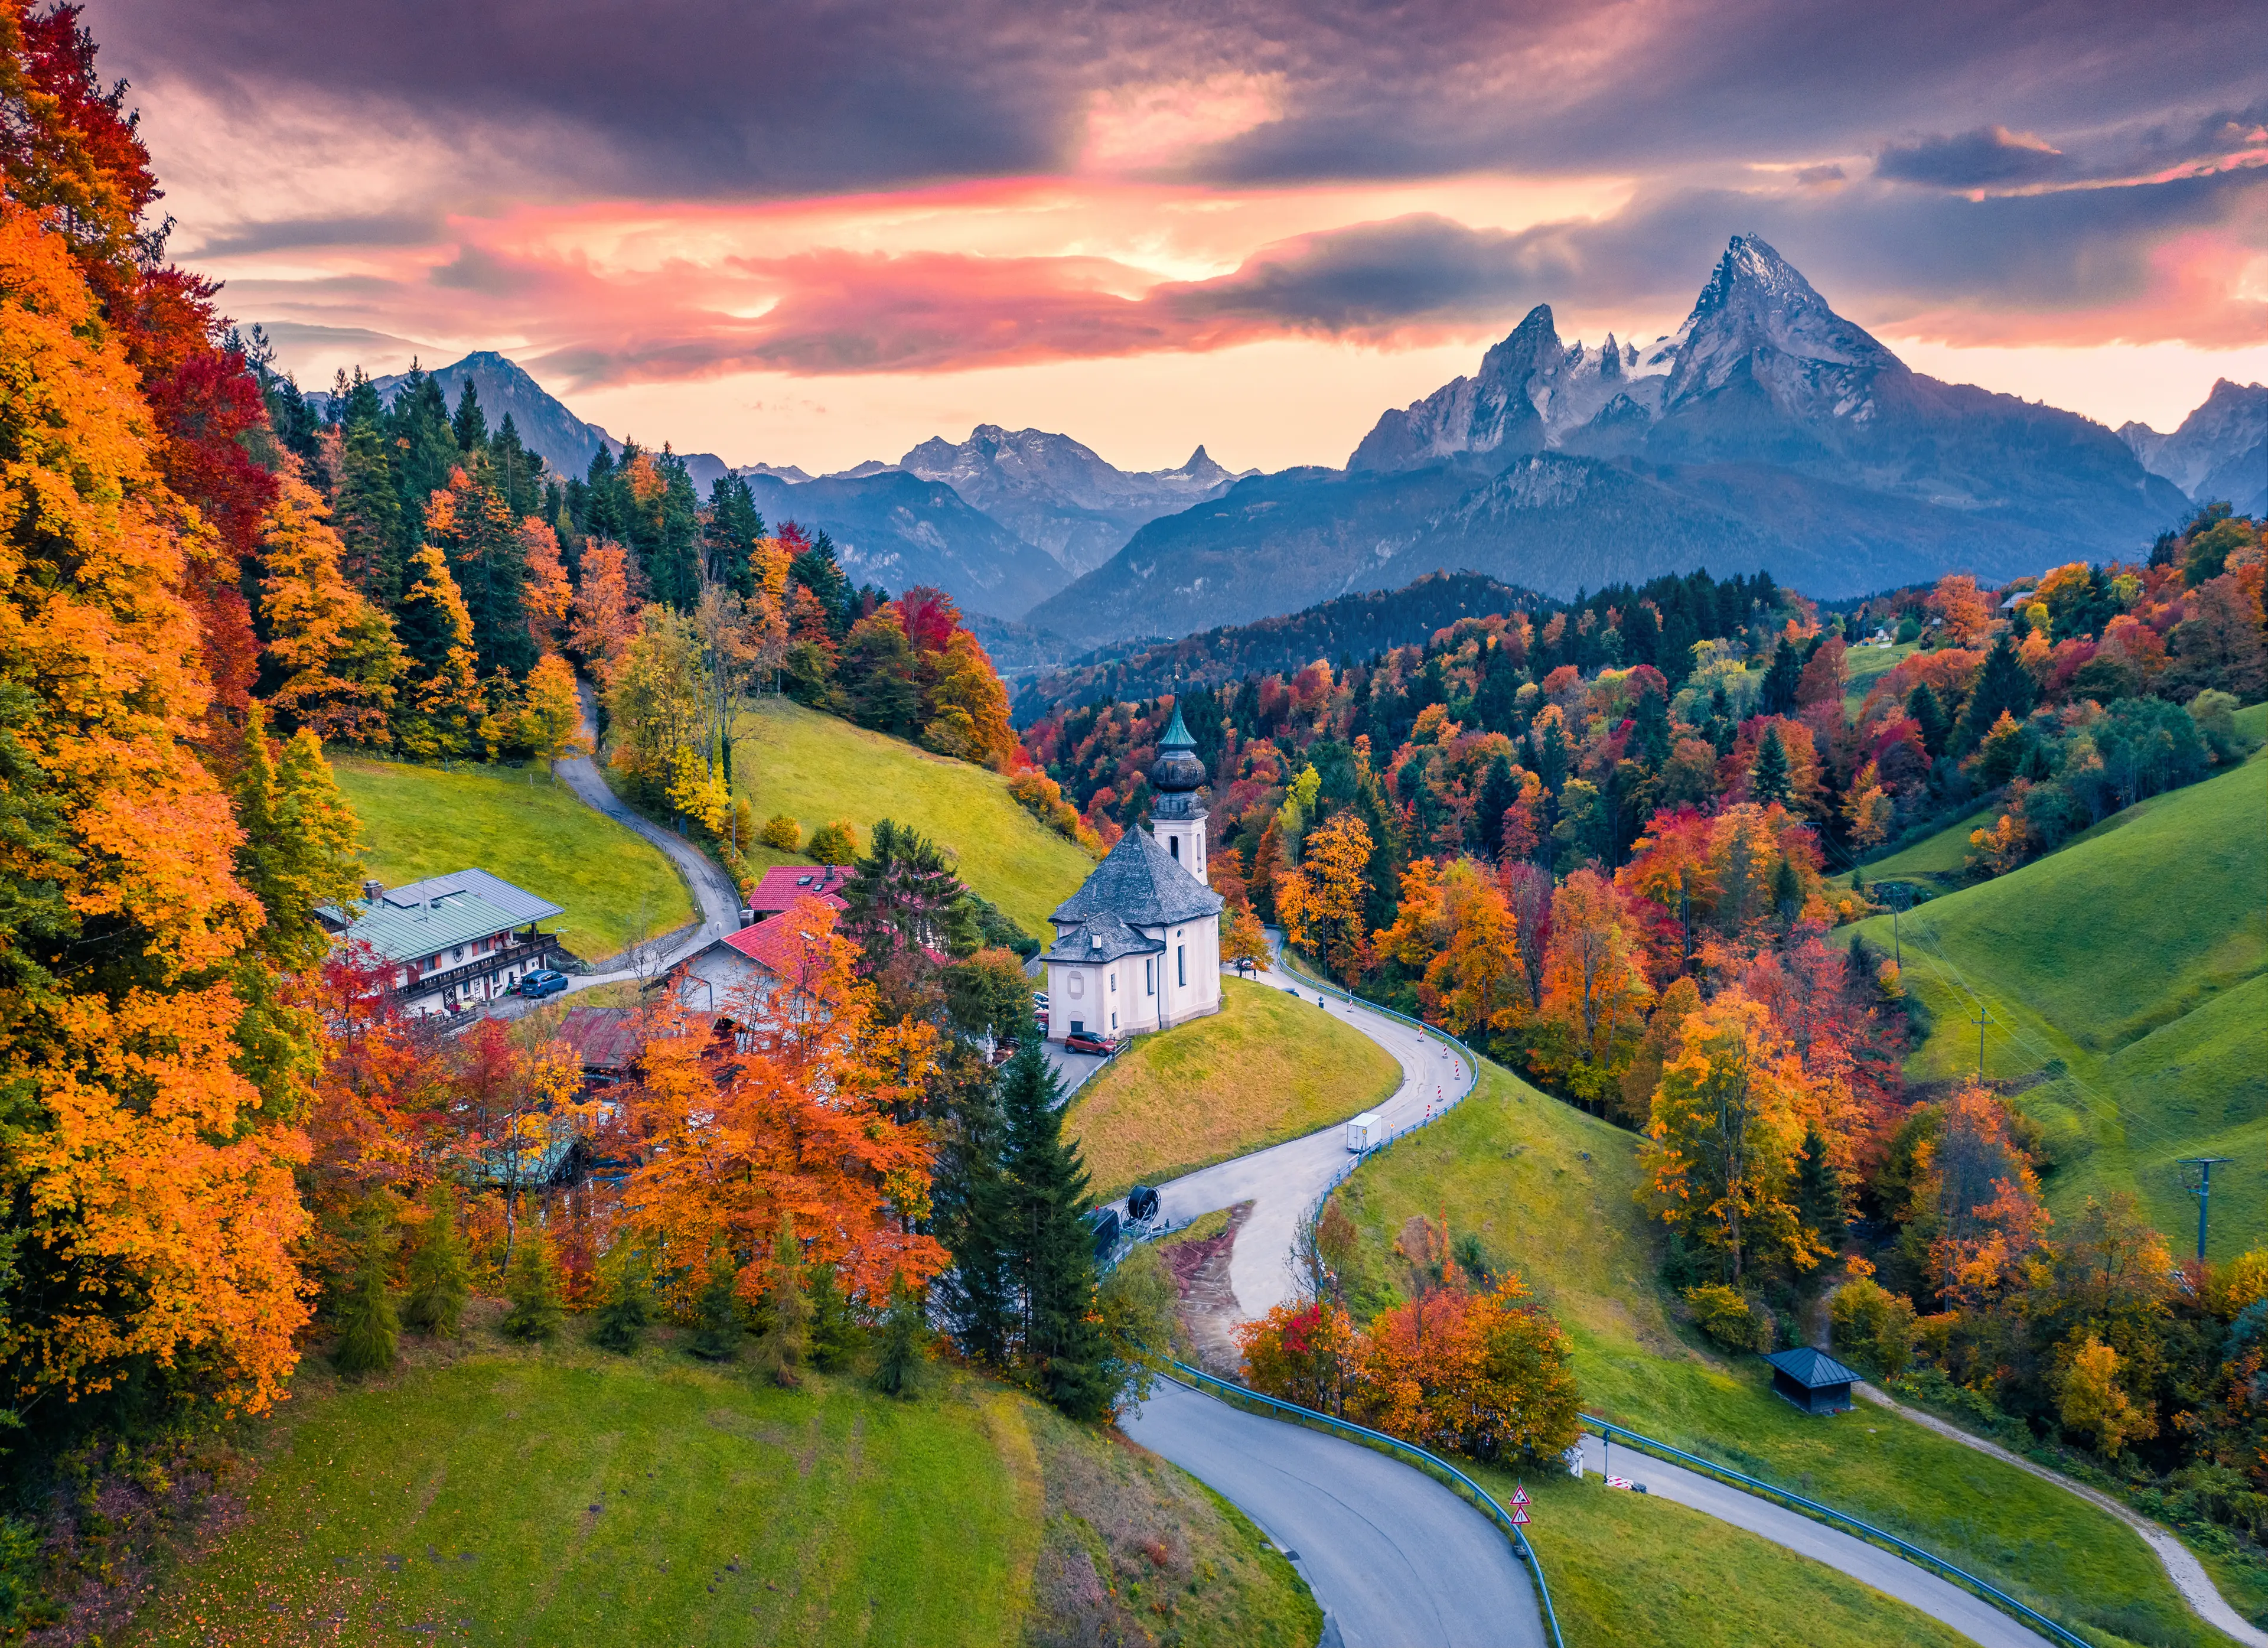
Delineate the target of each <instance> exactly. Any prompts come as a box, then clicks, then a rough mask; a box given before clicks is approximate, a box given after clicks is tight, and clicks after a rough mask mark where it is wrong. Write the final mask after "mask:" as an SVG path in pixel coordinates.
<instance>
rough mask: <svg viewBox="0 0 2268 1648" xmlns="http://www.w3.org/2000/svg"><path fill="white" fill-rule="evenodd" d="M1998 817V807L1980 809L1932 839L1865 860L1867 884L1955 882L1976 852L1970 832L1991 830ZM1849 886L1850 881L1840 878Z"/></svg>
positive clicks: (1923, 839) (1995, 805)
mask: <svg viewBox="0 0 2268 1648" xmlns="http://www.w3.org/2000/svg"><path fill="white" fill-rule="evenodd" d="M1999 816H2000V805H1999V803H1998V802H1994V803H1993V804H1992V805H1991V806H1982V807H1979V808H1977V811H1975V812H1974V813H1970V815H1969V816H1968V817H1967V818H1965V819H1962V820H1960V821H1959V822H1958V823H1955V824H1948V825H1947V826H1946V827H1945V828H1943V829H1941V830H1940V831H1938V832H1937V834H1935V835H1925V836H1923V837H1922V838H1921V839H1920V840H1919V841H1918V842H1912V843H1911V844H1910V845H1908V846H1904V847H1901V848H1900V849H1898V850H1897V851H1896V852H1894V853H1890V854H1889V855H1887V856H1886V857H1881V858H1875V859H1871V860H1868V861H1867V864H1866V866H1865V868H1866V874H1867V882H1868V883H1869V884H1870V885H1871V884H1872V883H1874V882H1877V881H1897V880H1914V881H1940V882H1946V883H1953V882H1957V881H1959V880H1960V879H1961V878H1962V873H1963V872H1965V871H1966V870H1967V869H1968V867H1969V855H1970V853H1971V852H1973V851H1974V850H1975V849H1974V847H1972V846H1971V844H1970V840H1969V836H1970V832H1971V831H1973V830H1980V829H1990V828H1992V822H1993V820H1996V819H1998V818H1999ZM1841 879H1843V880H1844V881H1845V884H1846V885H1847V884H1848V880H1849V878H1848V877H1847V876H1846V877H1844V878H1841Z"/></svg>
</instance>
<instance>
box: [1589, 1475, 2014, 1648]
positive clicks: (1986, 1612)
mask: <svg viewBox="0 0 2268 1648" xmlns="http://www.w3.org/2000/svg"><path fill="white" fill-rule="evenodd" d="M1583 1467H1584V1468H1585V1469H1586V1470H1593V1471H1601V1472H1603V1471H1604V1470H1605V1469H1606V1467H1607V1458H1606V1449H1605V1446H1604V1445H1603V1444H1602V1442H1601V1441H1600V1440H1599V1438H1597V1437H1594V1436H1593V1435H1591V1434H1590V1432H1588V1431H1585V1432H1584V1433H1583ZM1613 1468H1614V1474H1615V1475H1617V1476H1624V1477H1627V1478H1629V1479H1630V1480H1631V1482H1642V1483H1644V1484H1645V1486H1646V1491H1647V1492H1648V1493H1649V1494H1653V1495H1655V1496H1657V1497H1661V1498H1663V1499H1671V1500H1675V1502H1676V1503H1677V1504H1679V1505H1690V1506H1691V1507H1692V1508H1693V1509H1694V1510H1696V1511H1698V1512H1702V1513H1703V1514H1705V1515H1707V1516H1712V1517H1715V1518H1716V1519H1718V1520H1719V1522H1730V1523H1732V1524H1733V1525H1734V1527H1742V1528H1746V1529H1747V1530H1748V1531H1749V1533H1751V1534H1759V1535H1761V1536H1762V1537H1764V1538H1765V1539H1768V1540H1770V1541H1771V1542H1772V1543H1773V1544H1775V1545H1779V1546H1784V1547H1785V1548H1786V1549H1789V1550H1792V1551H1793V1552H1795V1553H1796V1554H1797V1555H1799V1556H1808V1557H1810V1558H1811V1559H1812V1561H1814V1562H1816V1563H1823V1564H1824V1565H1826V1566H1827V1567H1830V1568H1832V1569H1834V1570H1836V1571H1837V1572H1839V1573H1845V1574H1848V1575H1849V1576H1850V1577H1851V1578H1853V1579H1856V1580H1858V1581H1859V1583H1860V1584H1862V1585H1871V1586H1872V1587H1874V1589H1875V1590H1877V1591H1879V1592H1881V1593H1882V1594H1883V1595H1885V1596H1889V1597H1895V1598H1896V1599H1897V1600H1899V1601H1901V1602H1904V1603H1905V1604H1906V1605H1907V1606H1908V1607H1910V1608H1915V1609H1918V1611H1919V1612H1921V1613H1924V1614H1926V1615H1929V1616H1930V1618H1932V1619H1933V1620H1936V1621H1938V1622H1940V1623H1941V1624H1945V1625H1949V1626H1951V1627H1952V1628H1953V1629H1954V1630H1957V1631H1959V1632H1960V1633H1961V1634H1962V1636H1964V1637H1968V1638H1969V1639H1970V1641H1971V1642H1975V1643H1979V1644H1983V1648H2052V1644H2050V1643H2049V1641H2048V1639H2047V1638H2046V1637H2043V1636H2041V1635H2039V1634H2038V1633H2037V1632H2036V1631H2033V1630H2029V1629H2028V1628H2026V1627H2025V1626H2022V1625H2020V1624H2018V1623H2017V1622H2016V1621H2015V1620H2014V1618H2013V1617H2012V1616H2011V1615H2007V1614H2003V1613H2002V1612H2001V1611H2000V1610H1999V1608H1994V1607H1993V1606H1992V1604H1991V1603H1989V1602H1987V1601H1985V1600H1984V1599H1983V1598H1982V1597H1978V1596H1974V1595H1972V1594H1970V1593H1969V1592H1967V1591H1964V1590H1962V1588H1961V1587H1960V1586H1959V1585H1955V1584H1954V1583H1953V1582H1952V1581H1950V1580H1948V1579H1940V1578H1938V1577H1937V1576H1936V1575H1935V1574H1933V1573H1932V1572H1930V1571H1929V1570H1928V1569H1926V1568H1922V1567H1918V1566H1917V1565H1916V1564H1914V1563H1910V1562H1908V1561H1907V1560H1906V1559H1905V1558H1904V1557H1903V1556H1893V1555H1892V1554H1891V1553H1890V1552H1889V1551H1886V1550H1884V1549H1881V1547H1880V1546H1879V1545H1869V1544H1868V1543H1867V1541H1864V1540H1862V1539H1859V1538H1857V1537H1855V1536H1854V1535H1852V1534H1844V1533H1839V1532H1837V1530H1836V1529H1834V1528H1831V1527H1828V1526H1827V1525H1826V1524H1825V1523H1823V1522H1815V1521H1813V1520H1812V1519H1810V1518H1809V1517H1808V1516H1804V1515H1802V1514H1801V1513H1800V1512H1794V1511H1790V1510H1788V1509H1786V1507H1785V1506H1781V1505H1774V1504H1773V1503H1772V1502H1771V1500H1769V1499H1759V1498H1757V1497H1756V1496H1755V1495H1753V1494H1748V1493H1743V1492H1742V1491H1741V1490H1739V1489H1737V1488H1730V1487H1727V1486H1726V1485H1725V1484H1724V1483H1723V1482H1719V1481H1718V1480H1717V1479H1716V1478H1715V1477H1713V1476H1705V1475H1702V1474H1701V1473H1700V1472H1699V1471H1693V1470H1687V1469H1686V1468H1684V1467H1683V1466H1682V1465H1671V1464H1668V1463H1666V1462H1665V1461H1663V1460H1657V1459H1654V1458H1653V1457H1651V1456H1650V1455H1647V1454H1644V1453H1638V1451H1637V1450H1636V1449H1635V1448H1629V1447H1618V1448H1616V1449H1614V1450H1613Z"/></svg>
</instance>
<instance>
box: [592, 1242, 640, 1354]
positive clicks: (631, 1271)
mask: <svg viewBox="0 0 2268 1648" xmlns="http://www.w3.org/2000/svg"><path fill="white" fill-rule="evenodd" d="M610 1269H612V1271H613V1273H614V1274H613V1275H612V1276H610V1277H608V1288H607V1302H606V1303H605V1304H603V1305H601V1306H599V1320H598V1325H597V1327H596V1328H593V1330H592V1334H591V1337H592V1338H593V1339H594V1340H596V1341H597V1342H598V1345H599V1348H600V1350H612V1351H614V1352H615V1354H616V1355H618V1356H629V1355H630V1354H631V1353H632V1352H634V1351H635V1350H637V1348H638V1346H639V1345H641V1344H643V1343H644V1342H645V1330H646V1327H647V1324H648V1323H650V1322H651V1321H652V1320H653V1277H652V1275H651V1274H650V1273H649V1272H648V1270H647V1269H646V1263H645V1256H644V1254H637V1253H631V1252H628V1251H622V1252H618V1253H616V1254H615V1255H614V1258H613V1262H612V1264H611V1266H610Z"/></svg>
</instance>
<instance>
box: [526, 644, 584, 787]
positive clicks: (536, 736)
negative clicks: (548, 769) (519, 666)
mask: <svg viewBox="0 0 2268 1648" xmlns="http://www.w3.org/2000/svg"><path fill="white" fill-rule="evenodd" d="M518 738H519V742H520V743H522V744H524V745H526V746H527V747H528V748H529V749H531V750H533V751H534V753H535V755H536V758H537V759H538V760H539V761H563V760H564V759H565V758H567V757H568V756H570V755H587V754H590V753H591V741H590V740H589V739H586V738H585V737H584V736H583V700H582V698H581V696H580V695H578V693H577V692H576V690H575V672H574V670H573V669H572V668H571V667H570V666H569V665H568V662H567V660H566V659H565V658H561V657H560V656H559V655H558V654H557V653H556V652H547V653H545V654H544V655H543V657H541V658H538V659H537V660H536V662H535V667H534V669H532V670H530V671H529V672H528V673H527V696H526V698H525V700H524V701H523V703H522V706H521V710H520V724H519V729H518Z"/></svg>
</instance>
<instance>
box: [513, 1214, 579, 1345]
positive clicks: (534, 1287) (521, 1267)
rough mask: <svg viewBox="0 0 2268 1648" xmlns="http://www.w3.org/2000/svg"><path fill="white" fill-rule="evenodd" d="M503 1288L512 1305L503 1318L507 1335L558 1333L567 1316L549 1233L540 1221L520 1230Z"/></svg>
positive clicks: (553, 1335)
mask: <svg viewBox="0 0 2268 1648" xmlns="http://www.w3.org/2000/svg"><path fill="white" fill-rule="evenodd" d="M504 1296H505V1297H506V1298H507V1299H511V1300H512V1309H511V1311H510V1312H509V1313H507V1314H506V1315H505V1317H504V1333H505V1335H507V1336H508V1337H510V1338H513V1339H527V1340H549V1339H554V1338H556V1337H557V1336H558V1334H559V1328H560V1324H561V1323H562V1322H563V1321H566V1320H567V1306H566V1301H565V1299H563V1297H562V1294H561V1291H560V1285H559V1260H558V1257H557V1255H556V1254H554V1253H553V1252H552V1250H551V1236H550V1233H549V1232H548V1231H546V1230H545V1229H544V1228H543V1227H542V1226H541V1225H535V1226H534V1227H532V1228H530V1229H527V1230H525V1231H523V1232H521V1233H520V1238H519V1241H518V1243H516V1244H515V1245H514V1246H513V1247H512V1268H511V1269H510V1270H509V1271H508V1272H507V1273H506V1275H505V1276H504Z"/></svg>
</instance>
